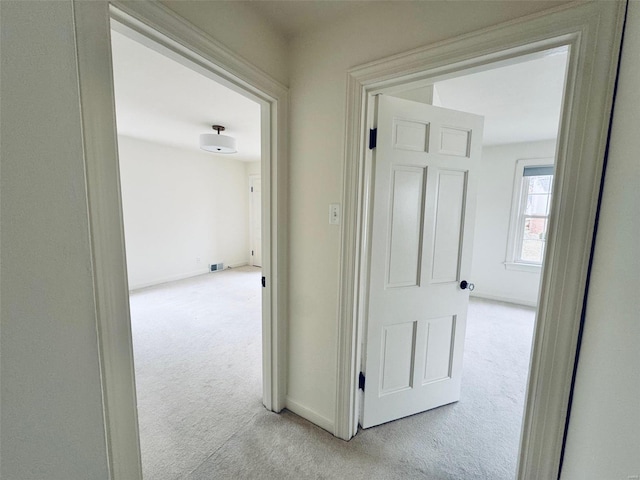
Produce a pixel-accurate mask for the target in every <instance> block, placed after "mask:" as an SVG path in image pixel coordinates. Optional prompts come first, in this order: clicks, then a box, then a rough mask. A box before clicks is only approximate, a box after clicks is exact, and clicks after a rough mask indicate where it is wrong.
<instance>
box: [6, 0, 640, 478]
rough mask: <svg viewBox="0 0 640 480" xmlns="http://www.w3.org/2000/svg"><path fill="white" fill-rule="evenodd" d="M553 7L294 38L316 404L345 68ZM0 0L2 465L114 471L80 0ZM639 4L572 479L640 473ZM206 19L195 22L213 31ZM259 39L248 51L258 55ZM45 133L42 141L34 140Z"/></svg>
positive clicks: (367, 25) (582, 369) (330, 393)
mask: <svg viewBox="0 0 640 480" xmlns="http://www.w3.org/2000/svg"><path fill="white" fill-rule="evenodd" d="M185 3H186V2H185ZM216 3H218V2H216ZM195 5H197V6H194V5H193V4H190V5H189V8H192V9H194V11H195V12H196V13H198V11H200V12H201V13H202V11H204V10H206V9H207V8H210V10H209V12H215V9H216V8H217V6H216V5H213V6H207V5H210V4H209V3H204V2H199V3H197V4H195ZM548 6H549V4H545V3H542V2H506V3H489V4H487V3H484V2H470V3H466V2H443V3H435V2H407V3H404V2H403V3H402V4H401V5H399V4H397V3H396V5H391V6H389V5H388V4H386V3H380V5H376V6H372V8H370V9H367V10H366V11H363V12H362V14H361V16H360V17H359V18H355V19H352V22H351V27H349V26H348V25H347V23H348V22H349V20H348V19H342V20H341V21H340V22H339V23H336V24H334V25H331V26H330V27H328V28H327V29H325V30H323V31H319V32H316V33H313V34H308V35H305V36H302V37H300V38H298V39H297V40H296V41H295V42H294V43H293V45H292V50H291V61H292V75H291V80H292V82H291V83H292V87H293V91H292V99H291V107H292V119H291V138H290V142H291V181H290V183H291V192H290V193H291V200H290V209H291V213H290V244H291V251H290V265H291V267H290V269H291V280H290V299H291V300H290V305H289V307H290V317H291V328H290V343H291V354H290V365H289V366H290V378H289V386H290V391H291V394H292V395H294V396H295V398H296V399H297V400H299V401H301V402H304V405H305V406H306V407H308V408H309V409H311V410H314V411H317V412H319V413H321V414H322V415H324V416H326V417H327V418H328V419H329V420H331V421H332V419H333V415H334V412H333V409H334V399H335V354H336V341H337V340H336V312H337V295H338V292H337V289H338V262H339V244H340V233H339V229H338V228H335V227H330V226H329V225H328V224H327V205H328V204H329V203H331V202H334V201H341V184H342V178H341V172H342V166H343V162H344V158H343V137H344V130H343V129H344V111H345V105H344V98H345V80H346V71H347V69H348V68H350V67H353V66H355V65H358V64H361V63H363V62H366V61H368V60H374V59H377V58H381V57H384V56H385V55H389V54H391V53H395V52H399V51H403V50H406V49H409V48H412V47H416V46H420V45H424V44H427V43H433V42H435V41H438V40H440V39H443V38H449V37H453V36H456V35H459V34H461V33H465V32H469V31H472V30H476V29H478V28H482V27H484V26H487V25H491V24H496V23H499V22H501V21H506V20H509V19H512V18H517V17H519V16H521V15H524V14H526V13H529V12H532V11H535V10H541V9H543V8H546V7H548ZM0 9H1V13H2V15H1V18H0V21H1V22H2V24H1V29H0V30H1V35H2V57H1V61H2V68H1V71H0V73H1V75H2V77H1V80H2V81H1V88H2V92H1V95H0V98H1V102H2V103H1V110H2V117H1V128H2V144H1V147H0V148H1V158H2V178H1V180H0V182H1V184H0V185H1V191H0V195H1V197H0V198H1V207H2V210H1V213H2V231H1V241H2V252H1V260H2V262H1V268H2V277H1V281H0V290H1V298H2V304H1V313H2V318H1V321H2V325H1V327H2V336H1V338H0V347H1V349H2V364H1V374H2V375H1V376H2V383H1V386H0V395H1V401H2V410H1V412H0V420H1V422H2V444H1V445H0V449H1V450H0V454H1V455H2V463H1V464H0V476H1V477H2V478H3V479H7V480H14V479H18V480H20V479H25V478H29V479H45V478H46V479H47V480H57V479H65V480H75V479H85V478H93V479H107V478H108V473H107V458H106V451H105V442H104V422H103V418H102V404H101V396H100V368H99V365H98V352H97V341H96V331H95V325H96V323H95V322H96V319H95V313H94V307H95V305H94V300H93V291H92V289H91V283H92V279H91V255H90V252H89V242H88V238H87V231H88V225H87V210H86V195H85V187H84V167H83V162H82V152H81V146H80V141H81V130H80V123H79V118H78V105H79V102H78V94H77V91H78V90H77V75H76V65H75V47H74V28H73V23H72V14H71V3H70V2H68V1H66V2H16V3H12V2H8V1H2V2H0ZM631 12H632V16H631V18H630V19H629V22H628V25H627V26H628V28H629V29H630V32H631V33H630V34H629V36H628V38H627V44H626V46H625V59H624V62H623V75H624V78H623V83H622V84H621V92H620V94H621V98H620V102H619V106H618V110H617V113H616V123H615V126H614V130H613V134H614V145H613V149H612V156H611V163H610V168H609V172H608V174H607V179H606V185H605V187H606V189H605V198H604V204H603V211H602V217H601V226H600V232H599V235H598V246H597V256H596V264H595V265H594V272H593V275H592V285H591V290H590V295H589V306H588V312H587V318H586V325H585V336H584V343H583V348H582V353H581V357H580V363H579V369H578V379H577V380H578V381H577V384H576V392H575V398H574V407H573V412H572V417H571V422H570V431H569V438H568V443H567V451H566V457H565V473H564V475H563V479H564V480H577V479H582V478H588V479H596V478H597V479H602V478H612V477H613V478H625V477H624V476H622V477H621V476H620V475H618V472H620V471H622V469H625V470H626V472H628V473H631V471H632V469H634V468H635V469H636V470H635V472H636V473H637V471H638V468H637V467H638V463H637V462H638V455H637V451H638V448H637V445H638V437H637V435H638V432H639V431H640V428H639V427H638V416H637V415H638V398H640V386H639V384H638V368H637V366H638V365H639V364H640V360H639V359H638V349H637V346H636V344H637V338H638V337H639V333H638V311H639V309H640V307H639V305H638V300H637V298H638V296H637V295H635V293H634V288H635V284H636V283H637V281H638V276H637V272H638V271H639V268H640V266H639V265H638V258H639V257H638V252H637V238H639V235H638V225H639V224H638V222H639V219H638V215H637V210H638V208H637V206H638V204H639V199H638V189H637V188H636V185H637V184H638V181H637V180H634V179H637V176H638V163H637V156H636V155H635V153H636V152H637V151H638V150H639V149H640V146H639V145H638V144H637V142H638V138H637V135H636V133H635V130H634V128H635V125H637V123H638V119H639V117H640V102H639V101H638V99H637V97H636V96H635V95H637V91H634V89H635V85H636V84H637V82H638V75H639V73H638V65H637V62H635V58H637V56H638V55H639V54H640V48H639V47H638V31H639V29H640V18H639V15H638V4H637V3H634V2H632V3H631ZM210 15H212V13H210ZM196 16H197V15H196ZM206 18H207V17H206V16H205V15H204V14H203V15H202V19H201V20H200V21H199V22H198V20H199V19H198V18H195V16H194V18H193V21H194V22H198V23H199V25H201V26H203V27H205V29H206V28H209V26H210V24H209V23H208V21H207V20H206ZM252 22H253V20H251V21H250V22H249V25H251V24H252ZM241 25H243V21H242V17H240V18H239V19H238V21H237V22H236V23H235V24H234V29H235V30H236V33H229V32H228V30H229V29H227V30H225V31H226V32H227V33H226V34H222V33H220V34H219V35H218V36H217V37H216V38H217V39H218V40H220V41H222V42H223V43H224V42H225V35H228V36H229V38H230V39H231V40H234V39H236V40H237V39H238V38H240V37H241V36H242V35H243V34H244V33H245V29H244V28H239V26H241ZM211 28H212V27H211ZM220 32H222V30H220ZM246 34H247V35H250V34H251V32H250V31H246ZM345 46H348V48H346V47H345ZM261 48H262V46H261V45H258V44H257V43H256V42H248V43H247V44H246V45H243V46H241V47H238V50H241V49H242V51H240V53H241V54H242V53H243V52H248V53H250V54H251V55H252V56H253V57H256V56H259V54H260V52H261ZM270 48H274V49H275V48H281V47H276V46H273V47H270ZM282 48H284V47H282ZM284 55H285V53H284V52H283V51H280V50H279V53H278V55H277V56H279V58H284ZM265 58H267V57H265ZM251 59H252V58H250V60H251ZM9 66H10V67H9ZM270 68H273V69H274V71H275V70H279V73H280V74H283V75H284V77H286V74H285V73H286V72H285V71H284V69H281V67H277V65H276V64H275V63H274V65H273V67H270ZM623 100H624V101H623ZM319 125H321V131H322V135H319V134H318V129H319ZM43 126H44V127H43ZM34 131H37V133H38V138H39V140H40V141H39V142H31V141H29V140H30V139H32V133H33V132H34ZM328 139H330V140H328ZM630 285H631V287H630ZM603 472H606V473H603ZM609 472H613V474H612V475H609ZM625 474H626V473H625ZM614 475H615V476H614Z"/></svg>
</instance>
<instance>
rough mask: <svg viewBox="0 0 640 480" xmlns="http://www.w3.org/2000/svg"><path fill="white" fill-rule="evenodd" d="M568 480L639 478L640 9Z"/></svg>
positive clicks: (611, 169)
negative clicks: (639, 128) (639, 156)
mask: <svg viewBox="0 0 640 480" xmlns="http://www.w3.org/2000/svg"><path fill="white" fill-rule="evenodd" d="M628 14H629V17H628V19H627V27H626V33H625V36H624V43H623V51H622V64H621V69H620V80H619V90H618V96H617V99H616V102H615V112H614V118H613V130H612V134H611V148H610V151H609V161H608V165H607V170H606V174H605V175H606V176H605V182H604V192H603V198H602V207H601V212H600V224H599V227H598V234H597V237H596V248H595V256H594V260H593V270H592V273H591V284H590V286H589V296H588V302H587V310H586V318H585V324H584V335H583V338H582V347H581V350H580V360H579V363H578V372H577V378H576V384H575V394H574V401H573V406H572V409H571V419H570V422H569V434H568V438H567V446H566V452H565V461H564V468H563V470H562V477H561V478H562V479H563V480H576V479H581V480H582V479H584V480H601V479H621V480H627V478H632V476H633V475H636V477H633V478H638V477H637V476H640V454H639V453H640V368H639V367H640V349H638V339H640V296H638V294H637V292H636V286H637V285H638V284H639V283H640V273H639V272H640V254H639V253H638V238H640V216H639V215H638V212H639V210H640V189H638V185H640V163H639V162H638V151H640V137H639V136H638V122H639V121H640V91H638V84H639V83H640V64H639V63H638V61H637V60H638V58H639V57H640V3H638V2H630V3H629V13H628Z"/></svg>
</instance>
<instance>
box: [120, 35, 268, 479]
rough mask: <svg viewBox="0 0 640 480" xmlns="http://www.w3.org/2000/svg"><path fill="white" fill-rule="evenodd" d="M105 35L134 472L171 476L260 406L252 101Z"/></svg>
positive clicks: (256, 152) (256, 125)
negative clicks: (134, 420)
mask: <svg viewBox="0 0 640 480" xmlns="http://www.w3.org/2000/svg"><path fill="white" fill-rule="evenodd" d="M115 28H116V29H118V28H119V29H120V32H122V33H120V32H119V31H117V30H112V32H111V40H112V55H113V69H114V86H115V101H116V120H117V127H118V150H119V161H120V182H121V193H122V208H123V216H124V234H125V245H126V256H127V273H128V281H129V289H130V290H131V292H130V299H129V301H130V310H131V331H132V338H133V350H134V351H133V353H134V362H135V373H136V377H135V379H136V392H137V409H138V423H139V430H140V444H141V450H142V466H143V474H144V477H145V478H153V479H173V478H182V477H183V476H185V475H187V474H189V473H191V472H192V471H193V470H195V469H196V468H197V466H198V465H199V464H200V463H201V462H202V461H203V460H204V459H205V458H206V457H207V456H208V455H210V454H211V452H213V451H215V450H216V449H217V448H219V446H220V445H222V444H223V443H224V441H225V440H226V439H227V438H228V437H230V436H231V435H232V434H233V433H234V432H235V430H236V429H238V428H239V427H240V426H241V425H242V424H243V423H244V422H245V421H246V418H248V417H250V416H251V415H253V411H254V410H255V409H256V408H263V407H262V402H261V395H262V358H261V352H262V348H261V343H262V335H261V332H262V328H261V318H262V301H261V293H262V292H261V290H262V287H261V285H260V277H261V269H260V266H261V243H262V242H261V235H260V231H261V227H260V226H261V221H260V220H261V211H260V210H261V209H260V206H261V201H260V192H261V188H260V186H261V182H260V173H261V171H260V151H261V145H260V106H259V105H258V104H257V103H255V102H254V101H252V100H249V99H247V98H245V97H243V96H242V95H239V94H238V93H236V92H234V91H232V90H230V89H229V88H226V87H224V86H223V85H221V84H219V83H216V82H214V81H212V80H211V79H209V78H206V77H205V76H203V75H201V74H200V73H198V72H196V71H194V70H192V69H190V68H188V67H187V66H184V65H182V64H180V63H178V62H177V61H176V60H174V59H171V58H168V57H167V56H166V55H163V54H162V53H161V52H159V51H155V50H153V49H152V48H151V47H150V46H145V45H143V44H141V43H139V42H138V41H136V40H135V39H134V38H131V37H133V35H132V34H131V33H130V32H129V31H127V30H126V29H123V28H122V27H121V26H119V25H118V24H115ZM127 34H129V35H130V36H127ZM212 124H214V125H217V124H223V125H222V126H225V127H226V130H223V129H219V128H218V129H217V130H216V129H212ZM221 149H226V150H228V153H220V150H221Z"/></svg>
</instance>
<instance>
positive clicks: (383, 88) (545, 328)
mask: <svg viewBox="0 0 640 480" xmlns="http://www.w3.org/2000/svg"><path fill="white" fill-rule="evenodd" d="M623 17H624V3H623V2H589V3H581V4H571V5H569V6H565V7H559V8H556V9H553V10H548V11H547V12H542V13H540V14H535V15H531V16H528V17H525V18H522V19H519V20H516V21H513V22H509V23H506V24H504V25H499V26H497V27H492V28H489V29H485V30H482V31H479V32H476V33H472V34H468V35H464V36H461V37H458V38H455V39H452V40H449V41H445V42H441V43H438V44H436V45H432V46H428V47H424V48H419V49H416V50H412V51H410V52H406V53H402V54H399V55H395V56H392V57H389V58H385V59H382V60H379V61H375V62H372V63H369V64H366V65H363V66H359V67H356V68H354V69H352V70H350V71H349V73H348V79H347V112H346V114H347V118H346V120H347V121H346V153H345V155H346V161H345V171H344V179H345V181H344V192H343V195H344V223H343V237H342V252H341V275H340V281H341V285H340V312H339V319H338V320H339V324H338V342H339V343H338V358H337V372H336V373H337V388H336V397H337V398H336V414H335V416H336V422H335V432H334V433H335V435H336V436H338V437H340V438H343V439H349V438H351V437H352V436H353V435H355V434H356V432H357V427H358V411H359V407H360V398H359V394H358V381H357V379H358V374H359V371H360V360H361V353H362V343H363V332H364V331H363V325H364V319H365V318H366V305H367V288H366V286H367V283H368V252H369V246H370V239H369V238H368V235H369V229H370V214H371V210H372V209H371V201H370V199H371V193H372V175H371V153H370V150H368V131H369V128H372V127H373V125H374V123H373V121H374V112H373V110H374V108H373V105H374V103H373V101H372V98H373V95H375V94H377V93H392V92H394V91H398V90H401V89H405V88H407V86H408V85H410V84H415V85H420V83H429V82H433V81H435V80H439V79H443V78H447V77H453V76H456V75H458V74H459V72H462V71H465V72H469V71H477V70H484V69H487V68H489V65H491V66H495V65H496V63H497V62H505V63H507V64H508V63H511V62H513V61H517V60H515V59H516V58H517V57H519V56H522V55H527V54H535V53H538V52H541V51H543V50H547V49H549V48H554V47H559V46H562V45H568V46H569V47H570V52H569V61H568V67H567V86H566V90H565V95H564V100H563V109H562V112H563V113H562V120H561V126H560V132H559V136H558V143H557V154H556V156H557V164H556V177H555V191H556V197H555V198H554V202H553V209H552V212H551V223H550V230H549V236H548V239H549V243H548V244H547V251H546V255H545V267H544V271H543V274H542V284H541V289H540V298H539V302H538V313H537V318H536V327H535V333H534V344H533V349H532V359H531V368H530V375H529V386H528V390H527V399H526V406H525V412H524V419H523V429H522V439H521V445H520V456H519V461H518V476H517V478H518V479H519V480H524V479H552V478H558V475H559V471H560V468H561V461H562V460H561V458H562V451H563V442H564V437H565V426H566V423H567V420H568V411H569V399H570V392H571V389H572V384H573V373H574V367H575V361H576V351H577V346H578V337H579V330H580V325H581V322H582V316H583V308H584V305H583V301H584V299H585V292H586V283H587V275H588V268H589V258H590V254H591V246H592V241H593V238H592V237H593V231H594V225H595V216H596V210H597V201H598V192H599V185H600V179H601V178H602V173H603V165H604V157H605V151H606V139H607V130H608V126H609V122H610V114H611V107H612V97H613V86H614V82H615V75H616V67H617V63H618V53H619V48H620V40H621V33H622V24H623ZM560 219H561V220H562V221H560Z"/></svg>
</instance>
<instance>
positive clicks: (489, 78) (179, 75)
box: [112, 2, 567, 161]
mask: <svg viewBox="0 0 640 480" xmlns="http://www.w3.org/2000/svg"><path fill="white" fill-rule="evenodd" d="M255 3H261V2H255ZM268 3H273V4H280V3H290V2H268ZM295 3H296V4H297V3H305V4H306V3H309V4H310V5H308V6H306V7H287V11H289V9H291V10H292V11H295V10H296V8H301V10H300V12H306V13H304V14H302V13H301V14H300V18H301V19H304V18H307V15H308V12H309V10H308V9H314V8H318V7H313V6H312V5H315V4H316V3H317V2H295ZM322 3H327V2H322ZM330 3H332V2H330ZM347 3H349V2H347ZM354 3H358V4H359V3H360V2H354ZM338 5H342V2H339V3H338ZM257 8H261V7H257ZM270 8H274V7H273V6H272V7H270ZM282 8H284V7H282ZM324 8H329V7H324ZM331 8H333V7H331ZM331 8H329V10H331ZM335 8H336V9H340V8H343V7H338V6H336V7H335ZM344 8H346V7H344ZM322 11H325V10H324V9H323V10H322ZM327 11H328V10H327ZM332 15H333V13H332ZM300 21H302V20H300ZM292 24H296V25H297V23H296V22H293V23H292ZM112 45H113V70H114V81H115V91H116V96H115V97H116V116H117V124H118V133H119V134H121V135H126V136H130V137H134V138H139V139H142V140H147V141H150V142H156V143H162V144H167V145H172V146H176V147H181V148H187V149H191V150H194V151H199V152H202V151H201V150H200V149H199V145H198V136H199V134H201V133H211V132H213V130H211V125H213V124H219V125H224V126H225V127H226V128H227V130H226V131H225V132H224V133H225V134H227V135H230V136H233V137H235V138H236V139H237V141H238V153H237V154H233V155H224V157H226V158H233V159H237V160H241V161H259V160H260V106H259V104H257V103H256V102H254V101H253V100H249V99H247V98H245V97H244V96H242V95H240V94H238V93H236V92H234V91H232V90H230V89H229V88H226V87H224V86H222V85H220V84H218V83H216V82H215V81H213V80H211V79H210V78H207V77H205V76H203V75H201V74H200V73H197V72H196V71H194V70H191V69H190V68H188V67H186V66H184V65H182V64H180V63H178V62H176V61H174V60H172V59H169V58H167V57H166V56H164V55H162V54H161V53H158V52H156V51H155V50H152V49H150V48H149V47H146V46H144V45H142V44H140V43H138V42H136V41H134V40H131V39H129V38H128V37H126V36H124V35H122V34H121V33H118V32H116V31H112ZM566 60H567V51H566V49H556V50H554V51H551V52H548V53H546V54H545V55H543V56H540V55H539V56H538V57H536V58H534V59H531V60H528V61H523V62H520V63H516V64H512V65H508V66H504V67H501V68H495V69H492V70H487V71H484V72H479V73H474V74H470V75H466V76H463V77H459V78H453V79H450V80H445V81H441V82H437V83H436V84H435V90H436V93H437V95H436V99H435V101H434V103H435V104H436V105H439V106H442V107H445V108H451V109H454V110H461V111H466V112H471V113H476V114H479V115H482V116H484V117H485V127H484V141H483V144H485V145H498V144H505V143H517V142H529V141H537V140H546V139H553V138H555V137H556V135H557V129H558V122H559V118H560V109H561V102H562V94H563V88H564V77H565V65H566ZM210 155H215V156H220V154H213V153H212V154H210Z"/></svg>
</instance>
